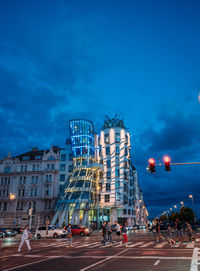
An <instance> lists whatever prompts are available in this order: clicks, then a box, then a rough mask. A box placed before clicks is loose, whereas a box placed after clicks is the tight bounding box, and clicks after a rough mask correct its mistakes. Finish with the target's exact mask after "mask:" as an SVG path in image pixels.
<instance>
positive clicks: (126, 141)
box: [125, 135, 128, 144]
mask: <svg viewBox="0 0 200 271" xmlns="http://www.w3.org/2000/svg"><path fill="white" fill-rule="evenodd" d="M125 143H126V144H128V136H127V135H125Z"/></svg>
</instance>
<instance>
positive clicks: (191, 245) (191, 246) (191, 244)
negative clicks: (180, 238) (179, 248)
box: [186, 242, 195, 248]
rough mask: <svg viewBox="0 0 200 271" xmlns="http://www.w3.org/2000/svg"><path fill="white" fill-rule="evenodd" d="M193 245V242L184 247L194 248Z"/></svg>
mask: <svg viewBox="0 0 200 271" xmlns="http://www.w3.org/2000/svg"><path fill="white" fill-rule="evenodd" d="M194 245H195V243H194V242H192V243H188V244H187V246H186V248H194Z"/></svg>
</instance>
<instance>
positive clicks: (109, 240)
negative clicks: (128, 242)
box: [107, 222, 112, 243]
mask: <svg viewBox="0 0 200 271" xmlns="http://www.w3.org/2000/svg"><path fill="white" fill-rule="evenodd" d="M107 234H108V239H107V240H108V242H110V243H112V228H111V225H110V222H108V224H107Z"/></svg>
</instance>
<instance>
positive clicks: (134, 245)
mask: <svg viewBox="0 0 200 271" xmlns="http://www.w3.org/2000/svg"><path fill="white" fill-rule="evenodd" d="M142 244H144V242H137V243H135V244H131V245H129V247H136V246H138V245H142Z"/></svg>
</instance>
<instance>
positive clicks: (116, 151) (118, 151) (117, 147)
mask: <svg viewBox="0 0 200 271" xmlns="http://www.w3.org/2000/svg"><path fill="white" fill-rule="evenodd" d="M115 154H120V150H119V146H116V148H115Z"/></svg>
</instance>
